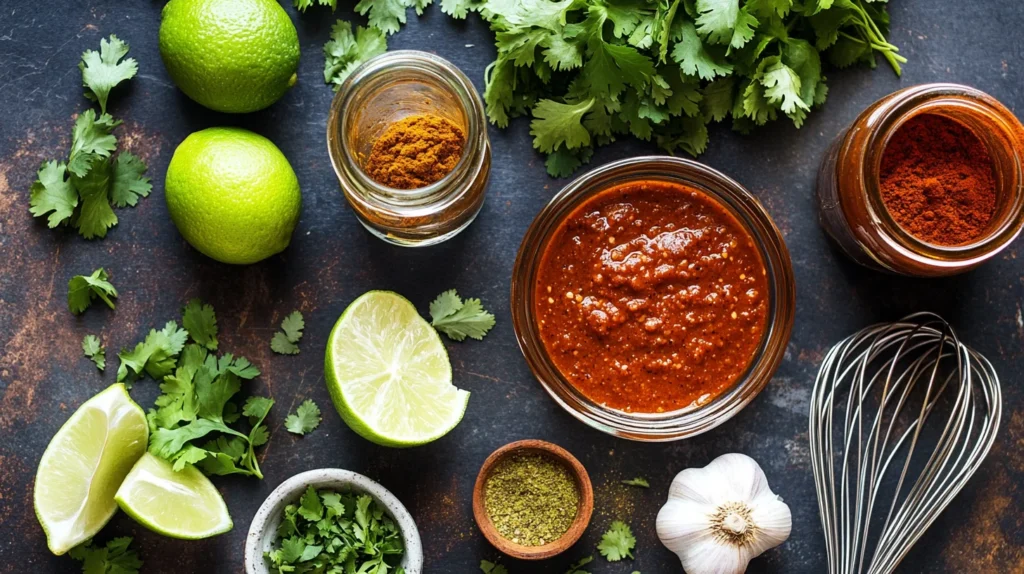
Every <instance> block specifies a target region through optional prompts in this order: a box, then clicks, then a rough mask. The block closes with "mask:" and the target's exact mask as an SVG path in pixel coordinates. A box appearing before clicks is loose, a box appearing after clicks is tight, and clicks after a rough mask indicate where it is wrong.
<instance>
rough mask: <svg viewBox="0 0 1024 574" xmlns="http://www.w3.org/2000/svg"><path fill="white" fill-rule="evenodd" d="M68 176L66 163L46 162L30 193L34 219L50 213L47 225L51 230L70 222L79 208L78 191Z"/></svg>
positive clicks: (31, 210) (40, 169)
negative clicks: (76, 208)
mask: <svg viewBox="0 0 1024 574" xmlns="http://www.w3.org/2000/svg"><path fill="white" fill-rule="evenodd" d="M66 174H67V165H66V164H65V163H64V162H57V161H48V162H45V163H43V166H42V167H40V168H39V173H38V174H37V177H36V181H35V183H33V184H32V189H31V191H30V194H31V197H30V200H29V211H30V212H31V213H32V215H33V216H34V217H42V216H44V215H46V214H48V213H49V214H50V215H49V217H48V218H47V219H46V224H47V226H49V227H50V228H51V229H53V228H54V227H57V226H58V225H60V224H61V223H65V222H67V221H68V220H70V219H71V214H72V213H73V212H74V210H75V207H77V206H78V191H77V190H75V187H74V186H73V185H72V184H71V182H70V181H69V180H67V179H66V178H65V176H66Z"/></svg>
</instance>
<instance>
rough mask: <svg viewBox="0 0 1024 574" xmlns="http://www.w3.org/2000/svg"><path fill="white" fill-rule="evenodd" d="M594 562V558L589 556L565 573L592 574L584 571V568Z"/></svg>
mask: <svg viewBox="0 0 1024 574" xmlns="http://www.w3.org/2000/svg"><path fill="white" fill-rule="evenodd" d="M593 561H594V557H593V556H587V557H586V558H582V559H581V560H580V561H579V562H577V563H575V564H573V565H572V566H570V567H569V569H568V570H566V571H565V574H590V573H589V572H587V571H585V570H583V567H584V566H586V565H587V564H590V563H591V562H593Z"/></svg>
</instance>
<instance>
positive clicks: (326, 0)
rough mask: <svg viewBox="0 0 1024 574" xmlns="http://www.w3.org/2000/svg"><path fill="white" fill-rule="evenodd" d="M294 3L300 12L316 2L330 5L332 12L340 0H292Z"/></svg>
mask: <svg viewBox="0 0 1024 574" xmlns="http://www.w3.org/2000/svg"><path fill="white" fill-rule="evenodd" d="M292 3H293V4H294V5H295V8H296V9H297V10H298V11H299V12H305V11H306V9H307V8H309V7H310V6H312V5H313V4H314V3H316V4H319V5H321V6H330V7H331V11H332V12H333V11H334V10H337V8H338V0H292Z"/></svg>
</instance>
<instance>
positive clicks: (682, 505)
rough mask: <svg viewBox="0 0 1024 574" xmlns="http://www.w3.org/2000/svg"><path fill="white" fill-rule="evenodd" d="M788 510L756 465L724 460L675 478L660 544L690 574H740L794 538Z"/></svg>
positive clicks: (731, 457)
mask: <svg viewBox="0 0 1024 574" xmlns="http://www.w3.org/2000/svg"><path fill="white" fill-rule="evenodd" d="M792 526H793V517H792V515H791V514H790V512H789V506H787V505H786V503H784V502H782V498H781V497H779V496H778V495H776V494H775V493H774V492H772V491H771V489H770V488H769V487H768V479H767V478H765V476H764V471H762V470H761V467H760V466H758V465H757V462H756V461H755V460H754V459H752V458H750V457H749V456H747V455H745V454H738V453H732V454H723V455H722V456H720V457H718V458H716V459H715V460H713V461H711V463H710V464H708V465H707V466H705V467H704V468H688V469H686V470H684V471H682V472H680V473H679V474H677V475H676V477H675V479H674V480H673V481H672V486H671V487H669V490H668V502H666V503H665V506H662V507H661V511H660V512H658V521H657V528H658V538H659V539H661V543H662V544H664V545H665V547H666V548H668V549H669V550H671V551H673V552H675V553H676V554H678V555H679V559H680V560H681V561H682V563H683V570H685V571H686V572H687V574H740V573H742V572H744V571H745V570H746V569H747V564H749V563H750V560H751V559H752V558H755V557H757V556H758V555H760V554H761V553H762V552H764V551H765V550H768V549H769V548H774V547H776V546H778V545H779V544H782V543H783V542H785V541H786V539H787V538H789V531H790V529H791V528H792Z"/></svg>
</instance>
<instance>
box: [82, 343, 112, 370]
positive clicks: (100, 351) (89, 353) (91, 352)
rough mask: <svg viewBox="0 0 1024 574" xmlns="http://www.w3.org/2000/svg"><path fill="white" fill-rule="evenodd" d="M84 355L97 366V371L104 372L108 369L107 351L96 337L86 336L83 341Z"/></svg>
mask: <svg viewBox="0 0 1024 574" xmlns="http://www.w3.org/2000/svg"><path fill="white" fill-rule="evenodd" d="M82 353H83V354H84V355H85V356H86V357H88V358H89V359H90V360H92V362H93V363H95V364H96V368H97V369H99V370H101V371H102V370H103V369H105V368H106V367H107V350H106V348H104V347H103V343H101V342H100V339H99V337H97V336H96V335H86V336H85V337H84V338H83V339H82Z"/></svg>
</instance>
